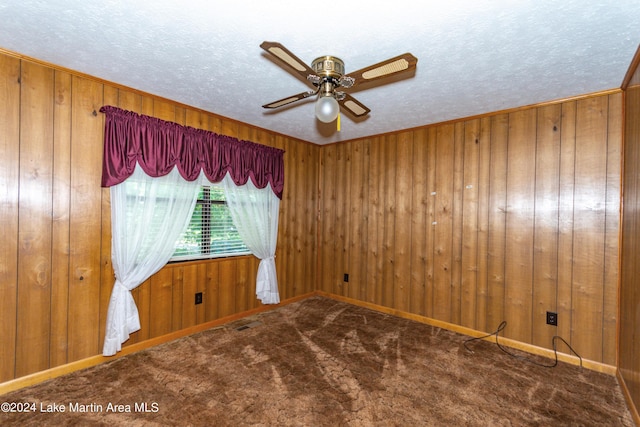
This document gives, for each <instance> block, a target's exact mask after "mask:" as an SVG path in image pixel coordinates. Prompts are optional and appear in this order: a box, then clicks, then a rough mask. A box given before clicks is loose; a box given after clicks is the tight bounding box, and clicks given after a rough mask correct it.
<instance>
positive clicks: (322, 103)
mask: <svg viewBox="0 0 640 427" xmlns="http://www.w3.org/2000/svg"><path fill="white" fill-rule="evenodd" d="M339 112H340V105H338V101H336V99H335V98H334V97H333V95H332V94H322V95H320V96H318V100H317V101H316V118H317V119H318V120H320V121H321V122H323V123H331V122H332V121H334V120H335V119H336V118H337V117H338V113H339Z"/></svg>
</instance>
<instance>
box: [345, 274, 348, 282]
mask: <svg viewBox="0 0 640 427" xmlns="http://www.w3.org/2000/svg"><path fill="white" fill-rule="evenodd" d="M344 281H345V282H349V274H348V273H344Z"/></svg>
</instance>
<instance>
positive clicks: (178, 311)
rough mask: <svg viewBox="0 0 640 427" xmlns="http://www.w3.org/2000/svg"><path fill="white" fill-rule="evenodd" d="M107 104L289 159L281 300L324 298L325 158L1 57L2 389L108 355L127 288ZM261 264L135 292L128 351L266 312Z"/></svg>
mask: <svg viewBox="0 0 640 427" xmlns="http://www.w3.org/2000/svg"><path fill="white" fill-rule="evenodd" d="M103 105H114V106H118V107H120V108H124V109H128V110H132V111H136V112H139V113H142V114H147V115H151V116H155V117H158V118H161V119H165V120H170V121H174V122H177V123H180V124H184V125H189V126H193V127H197V128H203V129H208V130H212V131H215V132H217V133H221V134H225V135H230V136H234V137H237V138H239V139H245V140H250V141H254V142H257V143H260V144H265V145H269V146H274V147H278V148H282V149H284V150H285V151H286V153H285V190H284V198H283V200H282V203H281V212H280V232H279V235H278V248H277V252H276V254H277V257H276V264H277V269H278V279H279V285H280V295H281V299H287V298H291V297H294V296H298V295H302V294H305V293H308V292H311V291H313V290H314V289H315V288H316V275H317V271H316V267H317V264H316V257H317V253H316V248H317V243H316V238H317V230H316V227H317V201H318V175H319V174H318V168H319V163H318V156H319V147H317V146H315V145H312V144H309V143H306V142H301V141H298V140H294V139H291V138H287V137H283V136H280V135H277V134H274V133H270V132H267V131H264V130H260V129H256V128H253V127H250V126H247V125H243V124H241V123H238V122H234V121H231V120H227V119H224V118H220V117H218V116H215V115H212V114H206V113H203V112H200V111H198V110H196V109H191V108H188V107H185V106H181V105H179V104H177V103H172V102H169V101H166V100H162V99H158V98H155V97H151V96H146V95H144V94H140V93H137V92H134V91H131V90H127V89H126V88H120V87H116V86H114V85H111V84H108V83H105V82H101V81H98V80H96V79H91V78H87V77H86V76H79V75H75V74H72V73H69V72H67V71H65V70H59V69H56V68H54V67H50V66H47V65H46V64H40V63H36V62H33V61H29V60H24V59H21V58H18V57H16V56H13V55H9V54H0V223H1V224H2V233H3V238H2V240H1V242H0V342H1V343H2V344H1V345H0V382H3V381H7V380H10V379H13V378H17V377H22V376H24V375H27V374H30V373H33V372H38V371H42V370H45V369H47V368H51V367H55V366H59V365H63V364H65V363H69V362H72V361H76V360H80V359H83V358H86V357H89V356H93V355H97V354H100V353H101V350H102V342H103V338H104V325H105V317H106V311H107V306H108V302H109V297H110V294H111V288H112V286H113V281H114V278H113V270H112V266H111V255H110V253H111V234H110V233H111V223H110V204H109V203H110V202H109V190H108V189H102V188H101V187H100V177H101V161H102V143H103V129H104V118H103V115H102V114H101V113H99V109H100V107H101V106H103ZM257 265H258V263H257V260H256V259H255V258H253V257H238V258H229V259H219V260H213V261H207V262H192V263H179V264H173V265H169V266H167V267H165V268H164V269H162V270H161V271H159V272H158V273H157V274H155V275H154V276H153V277H151V278H150V279H149V280H148V281H146V282H145V283H144V284H142V285H141V286H140V287H139V288H137V289H136V290H134V292H133V293H134V297H135V299H136V302H137V304H138V309H139V312H140V318H141V325H142V329H141V330H140V331H139V332H136V333H135V334H133V335H132V337H131V339H130V340H129V341H128V342H127V343H126V344H125V345H130V344H132V343H135V342H138V341H142V340H146V339H148V338H153V337H157V336H161V335H164V334H167V333H169V332H172V331H178V330H181V329H184V328H187V327H189V326H193V325H196V324H199V323H203V322H205V321H208V320H213V319H217V318H220V317H224V316H226V315H230V314H235V313H240V312H243V311H246V310H248V309H250V308H253V307H256V306H257V305H258V304H259V302H258V301H257V300H256V298H255V274H256V272H257ZM197 291H201V292H203V293H204V302H203V304H201V305H197V306H196V305H195V304H194V295H195V293H196V292H197Z"/></svg>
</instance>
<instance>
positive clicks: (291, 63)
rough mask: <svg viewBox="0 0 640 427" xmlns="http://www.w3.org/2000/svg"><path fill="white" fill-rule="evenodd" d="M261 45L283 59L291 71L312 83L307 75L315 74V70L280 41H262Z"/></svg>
mask: <svg viewBox="0 0 640 427" xmlns="http://www.w3.org/2000/svg"><path fill="white" fill-rule="evenodd" d="M260 47H261V48H262V49H264V50H266V51H267V52H269V53H270V54H272V55H273V56H275V57H276V58H278V59H279V60H280V61H282V63H283V64H285V65H286V66H288V67H289V71H291V72H294V73H295V74H297V75H299V76H300V77H302V79H303V80H305V81H307V83H309V84H310V85H312V84H311V83H310V82H309V81H308V80H307V77H308V76H309V75H315V72H314V71H313V70H312V69H311V67H309V66H308V65H307V64H305V63H304V62H303V61H302V60H301V59H300V58H298V57H297V56H295V55H294V54H293V53H291V51H289V49H287V48H286V47H284V46H282V45H281V44H280V43H277V42H267V41H265V42H262V44H261V45H260Z"/></svg>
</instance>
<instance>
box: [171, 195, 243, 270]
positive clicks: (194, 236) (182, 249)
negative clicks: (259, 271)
mask: <svg viewBox="0 0 640 427" xmlns="http://www.w3.org/2000/svg"><path fill="white" fill-rule="evenodd" d="M249 253H250V252H249V250H248V249H247V247H246V246H245V244H244V243H243V242H242V239H240V235H239V234H238V230H236V228H235V227H234V225H233V221H232V220H231V214H230V213H229V208H228V206H227V203H226V202H225V199H224V191H223V189H222V185H210V186H203V187H202V188H201V189H200V194H199V195H198V201H197V202H196V207H195V209H194V211H193V215H192V216H191V221H190V222H189V226H188V227H187V230H186V231H185V232H184V233H183V234H182V235H181V236H180V238H179V239H178V241H177V242H176V250H175V252H174V253H173V256H172V257H171V261H184V260H193V259H205V258H217V257H224V256H230V255H246V254H249Z"/></svg>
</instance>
